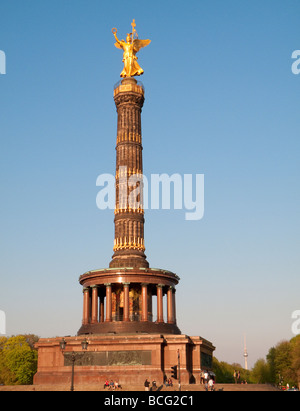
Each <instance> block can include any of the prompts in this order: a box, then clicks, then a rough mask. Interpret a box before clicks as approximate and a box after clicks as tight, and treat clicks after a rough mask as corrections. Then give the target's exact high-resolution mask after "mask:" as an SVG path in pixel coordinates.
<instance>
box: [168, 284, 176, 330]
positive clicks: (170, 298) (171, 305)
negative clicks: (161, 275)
mask: <svg viewBox="0 0 300 411" xmlns="http://www.w3.org/2000/svg"><path fill="white" fill-rule="evenodd" d="M173 291H174V288H173V287H172V286H170V287H169V288H168V293H167V308H168V324H175V322H176V321H175V315H174V314H175V313H174V308H175V303H174V299H175V296H174V294H173Z"/></svg>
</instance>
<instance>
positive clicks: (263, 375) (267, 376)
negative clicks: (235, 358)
mask: <svg viewBox="0 0 300 411" xmlns="http://www.w3.org/2000/svg"><path fill="white" fill-rule="evenodd" d="M234 370H236V371H240V375H241V380H242V381H247V382H248V383H255V384H276V385H281V384H282V385H286V384H287V383H288V384H289V385H290V387H291V386H297V385H298V384H300V335H298V336H297V337H295V338H293V339H291V340H290V341H282V342H280V343H278V344H277V345H276V346H275V347H272V348H270V350H269V352H268V355H267V357H266V359H262V358H261V359H259V360H257V361H256V363H255V365H254V367H253V368H252V370H251V371H246V370H244V369H243V368H242V367H241V366H240V365H239V364H231V365H230V364H228V363H226V362H220V361H218V360H217V359H216V358H214V359H213V371H214V373H215V374H216V381H217V382H218V383H223V384H225V383H234V378H233V373H234Z"/></svg>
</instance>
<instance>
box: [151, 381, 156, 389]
mask: <svg viewBox="0 0 300 411" xmlns="http://www.w3.org/2000/svg"><path fill="white" fill-rule="evenodd" d="M156 390H157V386H156V381H155V380H153V381H152V387H151V391H156Z"/></svg>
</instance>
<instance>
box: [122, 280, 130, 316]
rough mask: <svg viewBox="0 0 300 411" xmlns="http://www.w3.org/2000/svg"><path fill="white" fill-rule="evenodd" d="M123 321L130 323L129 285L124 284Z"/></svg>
mask: <svg viewBox="0 0 300 411" xmlns="http://www.w3.org/2000/svg"><path fill="white" fill-rule="evenodd" d="M123 321H129V284H127V283H125V284H124V311H123Z"/></svg>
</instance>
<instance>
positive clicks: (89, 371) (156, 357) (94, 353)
mask: <svg viewBox="0 0 300 411" xmlns="http://www.w3.org/2000/svg"><path fill="white" fill-rule="evenodd" d="M64 338H65V341H66V348H65V350H64V351H62V350H61V348H60V342H61V340H62V338H51V339H40V340H39V342H38V343H37V344H36V348H38V352H39V355H38V371H37V374H36V375H35V377H34V384H35V385H45V384H68V383H69V382H70V381H71V371H72V367H71V364H72V361H71V355H72V352H75V353H76V357H77V358H76V360H75V386H76V384H77V385H82V384H100V385H103V384H104V381H105V380H106V379H109V380H111V379H113V380H114V381H118V382H119V383H120V384H122V385H124V386H126V385H127V386H128V385H135V386H137V385H141V386H143V384H144V381H145V379H146V378H148V379H149V380H150V381H153V380H156V381H157V384H162V383H163V380H164V376H166V377H167V378H169V377H171V367H172V366H175V365H177V364H178V351H179V352H180V363H181V366H180V371H181V383H182V384H189V383H197V384H199V383H200V368H201V361H202V362H203V361H204V362H206V363H207V360H208V358H209V357H210V358H212V353H213V350H214V347H213V345H212V344H211V343H210V342H208V341H206V340H204V339H202V338H201V337H189V336H187V335H172V334H171V335H161V334H156V335H154V334H153V335H141V336H134V335H127V336H109V335H101V336H100V335H98V336H97V335H91V336H88V337H87V340H88V348H87V351H85V352H83V351H82V346H81V342H82V341H83V340H84V338H85V337H82V336H80V337H64ZM208 365H209V364H208ZM202 369H203V368H202ZM205 369H210V367H208V366H206V368H205ZM174 383H175V384H176V381H174Z"/></svg>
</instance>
